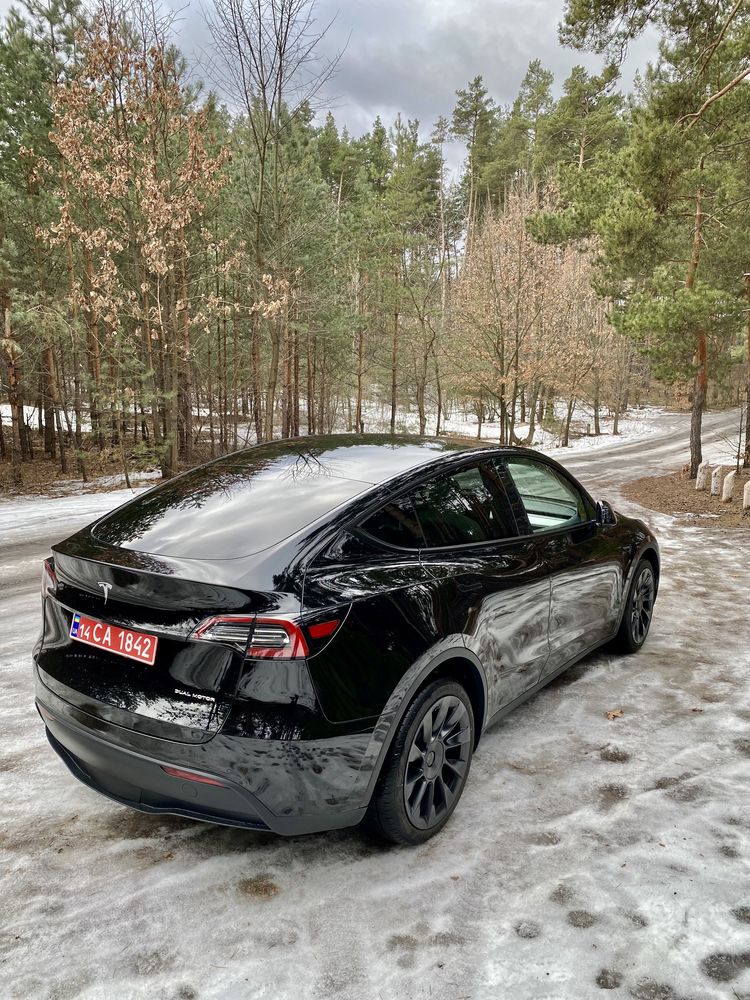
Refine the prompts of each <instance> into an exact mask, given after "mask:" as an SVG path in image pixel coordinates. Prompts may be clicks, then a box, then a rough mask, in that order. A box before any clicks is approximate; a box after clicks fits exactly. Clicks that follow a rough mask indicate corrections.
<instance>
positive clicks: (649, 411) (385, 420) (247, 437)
mask: <svg viewBox="0 0 750 1000" xmlns="http://www.w3.org/2000/svg"><path fill="white" fill-rule="evenodd" d="M3 410H5V411H7V413H3ZM664 413H665V411H664V409H663V408H662V407H659V406H634V407H632V408H631V409H630V410H628V411H627V412H626V413H624V414H623V415H622V418H621V419H620V421H619V431H618V435H617V436H616V437H613V436H612V430H613V426H614V420H613V419H612V417H611V416H609V415H605V414H603V415H602V417H601V420H600V430H601V433H600V434H594V433H593V426H594V416H593V411H592V410H591V408H590V407H587V406H586V404H584V403H579V404H578V405H577V406H576V408H575V410H574V421H573V424H572V426H571V437H570V443H569V444H568V445H567V446H566V447H564V448H563V447H562V445H561V444H560V433H561V429H562V421H563V419H564V414H565V404H564V403H563V402H562V401H559V402H558V403H556V404H555V421H553V422H551V423H550V425H549V426H547V427H546V428H545V427H540V426H537V428H536V430H535V434H534V443H533V447H534V448H536V449H538V450H539V451H544V452H546V453H547V454H550V455H555V456H558V457H559V456H565V455H571V454H574V453H577V452H579V451H582V450H588V449H589V448H602V447H607V445H608V444H611V443H612V441H614V440H617V441H625V440H628V441H641V440H643V439H644V438H647V437H649V436H650V435H651V434H655V433H657V432H658V429H659V426H660V423H659V422H660V420H661V418H662V417H663V415H664ZM0 416H2V419H3V421H4V422H5V424H6V425H7V423H8V422H9V420H10V411H9V408H8V406H7V404H2V405H0ZM365 417H366V420H365V431H366V432H367V433H368V434H385V433H388V432H389V429H390V407H386V405H385V404H384V403H381V404H378V403H370V404H368V405H367V407H366V409H365ZM25 419H26V420H27V421H29V424H30V426H32V427H34V428H36V421H37V415H36V412H35V411H34V409H33V408H32V407H26V408H25ZM86 427H87V428H88V427H89V425H88V423H86ZM434 429H435V425H434V417H433V419H432V420H431V421H430V426H429V427H428V429H427V433H428V434H432V433H433V432H434ZM336 430H337V433H341V432H343V431H345V430H346V425H345V423H344V422H343V420H340V421H339V424H338V425H337V428H336ZM527 430H528V425H526V424H518V425H517V427H516V432H517V434H518V435H520V436H521V437H523V436H524V435H525V434H526V432H527ZM418 431H419V419H418V416H417V414H416V412H415V411H413V410H401V411H399V414H398V421H397V425H396V433H398V434H416V433H418ZM196 432H197V434H198V437H197V440H196V443H195V446H194V457H193V462H192V464H194V465H198V464H199V463H200V462H205V461H208V460H209V459H210V458H211V449H210V443H209V440H208V439H207V437H206V433H207V432H206V428H205V427H202V428H200V429H198V428H196ZM477 433H478V424H477V418H476V416H475V415H473V414H471V413H463V412H460V411H458V410H457V409H456V410H455V411H454V412H452V414H451V415H450V416H449V417H446V418H445V420H444V423H443V430H442V432H441V436H447V437H465V438H467V444H477V443H480V441H481V443H483V444H492V443H494V442H497V441H498V440H499V435H500V425H499V424H498V423H496V422H493V421H490V420H488V421H485V422H484V423H483V425H482V429H481V439H478V438H477ZM35 434H36V436H35V437H34V439H33V440H34V442H35V447H36V452H37V453H36V457H35V458H34V460H33V461H31V462H24V463H23V465H22V475H23V483H22V484H21V485H20V486H18V485H16V484H15V483H14V482H13V478H12V468H11V465H10V463H9V462H0V496H2V495H7V496H24V495H27V494H34V495H36V496H38V495H40V494H45V495H47V496H65V495H72V494H77V493H82V492H85V493H100V492H105V491H106V492H109V491H112V490H117V489H120V488H122V487H123V486H124V485H125V476H124V474H123V471H122V454H121V452H120V449H119V447H108V448H105V449H104V450H103V451H99V450H98V449H97V448H96V446H95V445H94V444H93V442H91V441H87V442H86V448H85V451H84V458H85V463H86V470H87V478H88V481H87V482H86V483H84V482H82V481H81V478H80V476H78V477H77V478H76V476H77V473H76V461H75V457H74V456H73V455H71V454H69V455H68V467H69V468H68V472H67V473H63V472H61V470H60V464H59V461H57V460H55V459H51V458H47V457H45V456H44V454H43V449H42V447H41V441H40V439H39V436H38V433H36V431H35ZM254 443H255V439H254V436H253V434H252V429H251V427H250V426H248V425H246V424H244V425H240V426H239V427H238V437H237V447H238V448H244V447H246V446H249V445H252V444H254ZM220 453H221V452H220V451H219V450H217V451H216V454H217V455H218V454H220ZM186 468H187V466H186ZM128 473H129V478H130V482H131V485H132V486H133V487H138V486H144V485H153V484H152V483H151V480H158V479H160V478H161V473H160V471H159V469H158V468H157V467H155V466H154V465H153V464H149V463H148V461H147V460H146V459H141V460H140V461H139V460H138V459H137V458H136V457H135V455H131V456H130V457H129V459H128Z"/></svg>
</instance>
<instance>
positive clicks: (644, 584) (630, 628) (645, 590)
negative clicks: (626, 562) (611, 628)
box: [615, 559, 656, 653]
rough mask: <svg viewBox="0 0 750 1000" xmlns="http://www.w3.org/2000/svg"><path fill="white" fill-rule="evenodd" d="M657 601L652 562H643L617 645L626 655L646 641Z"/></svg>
mask: <svg viewBox="0 0 750 1000" xmlns="http://www.w3.org/2000/svg"><path fill="white" fill-rule="evenodd" d="M655 600H656V577H655V575H654V568H653V566H652V565H651V563H650V562H647V561H646V560H645V559H644V560H642V561H641V562H640V563H639V564H638V566H637V568H636V571H635V576H634V577H633V582H632V584H631V586H630V593H629V594H628V600H627V603H626V605H625V611H624V612H623V616H622V621H621V622H620V630H619V632H618V633H617V639H616V640H615V641H616V644H617V646H618V647H619V648H620V649H621V650H622V651H623V652H624V653H635V652H637V651H638V650H639V649H640V648H641V646H642V645H643V643H644V642H645V641H646V636H647V635H648V630H649V628H650V627H651V618H652V616H653V613H654V601H655Z"/></svg>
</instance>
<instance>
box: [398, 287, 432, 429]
mask: <svg viewBox="0 0 750 1000" xmlns="http://www.w3.org/2000/svg"><path fill="white" fill-rule="evenodd" d="M396 281H398V274H396ZM398 321H399V315H398V307H396V308H395V309H394V310H393V338H392V340H391V434H395V433H396V389H397V386H398V332H399V331H398ZM420 433H422V434H424V431H420Z"/></svg>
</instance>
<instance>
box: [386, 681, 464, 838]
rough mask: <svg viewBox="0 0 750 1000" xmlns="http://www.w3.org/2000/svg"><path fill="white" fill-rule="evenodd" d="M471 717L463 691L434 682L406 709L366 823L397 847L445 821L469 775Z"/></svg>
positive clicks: (432, 831) (430, 833) (426, 835)
mask: <svg viewBox="0 0 750 1000" xmlns="http://www.w3.org/2000/svg"><path fill="white" fill-rule="evenodd" d="M473 749H474V713H473V711H472V707H471V702H470V700H469V696H468V695H467V693H466V691H465V690H464V688H463V687H462V686H461V685H460V684H458V683H456V682H455V681H450V680H444V679H443V680H437V681H435V682H433V683H432V684H430V685H429V686H428V687H426V688H424V689H423V690H422V691H420V692H419V693H418V694H417V695H416V697H415V699H414V701H413V702H412V704H411V705H410V706H409V708H408V709H407V711H406V714H405V715H404V718H403V719H402V720H401V724H400V726H399V728H398V730H397V732H396V735H395V737H394V740H393V745H392V747H391V749H390V751H389V755H388V758H387V760H386V763H385V765H384V766H383V771H382V773H381V776H380V780H379V782H378V786H377V788H376V790H375V793H374V795H373V798H372V801H371V803H370V809H369V811H368V816H367V820H368V825H369V826H370V827H371V828H372V829H373V830H374V832H376V833H377V834H379V835H380V836H382V837H384V838H385V839H386V840H390V841H392V842H393V843H397V844H419V843H422V842H423V841H425V840H428V839H429V838H430V837H432V836H434V834H436V833H437V832H438V830H441V829H442V828H443V826H445V824H446V823H447V822H448V819H449V818H450V816H451V813H452V812H453V810H454V809H455V807H456V805H457V803H458V800H459V799H460V797H461V793H462V792H463V790H464V786H465V784H466V779H467V778H468V776H469V768H470V767H471V758H472V753H473Z"/></svg>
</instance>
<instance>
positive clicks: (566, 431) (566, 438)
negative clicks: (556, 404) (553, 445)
mask: <svg viewBox="0 0 750 1000" xmlns="http://www.w3.org/2000/svg"><path fill="white" fill-rule="evenodd" d="M575 405H576V401H575V398H574V397H572V396H571V398H570V399H569V400H568V408H567V411H566V413H565V423H564V424H563V433H562V441H561V442H560V443H561V444H562V446H563V448H567V447H568V445H569V443H570V423H571V420H572V419H573V408H574V407H575Z"/></svg>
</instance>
